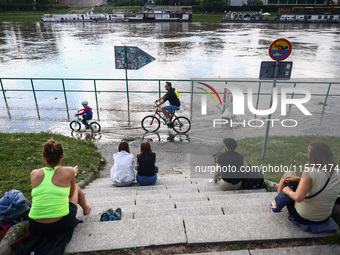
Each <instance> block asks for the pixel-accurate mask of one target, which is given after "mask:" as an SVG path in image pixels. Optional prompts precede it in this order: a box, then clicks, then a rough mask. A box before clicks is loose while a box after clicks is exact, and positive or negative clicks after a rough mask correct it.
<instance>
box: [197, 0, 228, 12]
mask: <svg viewBox="0 0 340 255" xmlns="http://www.w3.org/2000/svg"><path fill="white" fill-rule="evenodd" d="M227 5H228V4H227V2H226V1H225V0H202V1H201V3H200V9H201V10H202V11H209V12H211V11H215V12H223V11H224V9H225V8H226V7H227Z"/></svg>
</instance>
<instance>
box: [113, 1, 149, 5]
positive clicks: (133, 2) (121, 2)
mask: <svg viewBox="0 0 340 255" xmlns="http://www.w3.org/2000/svg"><path fill="white" fill-rule="evenodd" d="M144 5H145V1H142V0H122V1H119V2H115V6H144Z"/></svg>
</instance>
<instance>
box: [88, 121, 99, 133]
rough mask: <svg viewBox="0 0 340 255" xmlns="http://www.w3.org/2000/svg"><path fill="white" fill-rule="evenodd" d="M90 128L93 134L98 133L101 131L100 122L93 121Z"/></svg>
mask: <svg viewBox="0 0 340 255" xmlns="http://www.w3.org/2000/svg"><path fill="white" fill-rule="evenodd" d="M90 128H91V130H92V132H93V133H98V132H99V131H100V129H101V126H100V125H99V123H98V122H95V121H93V122H91V124H90Z"/></svg>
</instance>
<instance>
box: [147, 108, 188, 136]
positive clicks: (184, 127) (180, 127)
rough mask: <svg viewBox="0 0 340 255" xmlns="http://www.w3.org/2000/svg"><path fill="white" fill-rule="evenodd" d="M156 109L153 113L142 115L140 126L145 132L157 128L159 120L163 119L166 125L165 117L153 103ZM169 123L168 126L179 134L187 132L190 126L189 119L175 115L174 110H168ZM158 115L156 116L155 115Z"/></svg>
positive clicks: (153, 130) (159, 123)
mask: <svg viewBox="0 0 340 255" xmlns="http://www.w3.org/2000/svg"><path fill="white" fill-rule="evenodd" d="M155 107H156V111H155V114H154V115H148V116H146V117H144V119H143V120H142V128H143V129H144V130H145V131H147V132H155V131H157V130H158V129H159V127H160V125H161V121H160V119H161V120H163V122H164V124H165V125H166V118H165V116H164V114H163V113H162V110H161V109H160V107H159V106H158V105H157V104H155ZM169 114H170V123H169V124H168V127H169V128H172V129H173V130H175V131H176V132H177V133H179V134H185V133H187V132H188V131H189V130H190V128H191V123H190V120H189V119H188V118H186V117H184V116H176V115H175V111H173V112H170V113H169ZM156 115H158V117H157V116H156Z"/></svg>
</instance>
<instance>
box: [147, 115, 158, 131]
mask: <svg viewBox="0 0 340 255" xmlns="http://www.w3.org/2000/svg"><path fill="white" fill-rule="evenodd" d="M160 125H161V122H160V121H159V119H158V118H157V117H156V116H154V115H148V116H146V117H145V118H144V119H143V120H142V128H143V129H144V130H145V131H147V132H155V131H157V130H158V129H159V127H160Z"/></svg>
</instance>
